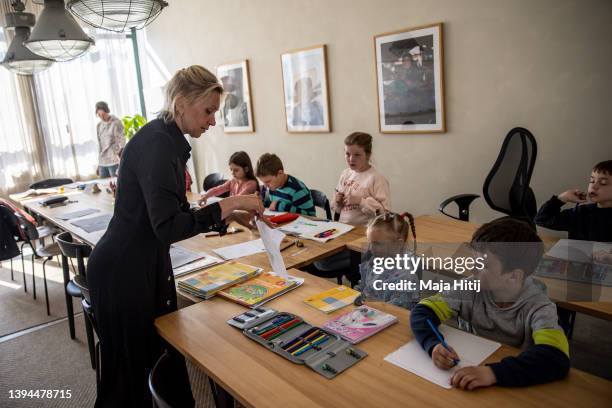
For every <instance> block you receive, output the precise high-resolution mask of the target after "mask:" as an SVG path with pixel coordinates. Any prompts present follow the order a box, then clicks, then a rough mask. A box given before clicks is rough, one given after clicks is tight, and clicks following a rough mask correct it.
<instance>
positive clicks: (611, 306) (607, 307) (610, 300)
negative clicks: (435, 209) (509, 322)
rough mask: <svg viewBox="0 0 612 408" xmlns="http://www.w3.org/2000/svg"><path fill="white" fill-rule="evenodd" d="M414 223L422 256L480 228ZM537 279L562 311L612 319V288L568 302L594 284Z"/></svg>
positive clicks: (439, 221) (426, 219)
mask: <svg viewBox="0 0 612 408" xmlns="http://www.w3.org/2000/svg"><path fill="white" fill-rule="evenodd" d="M414 221H415V227H416V234H417V243H418V248H417V249H418V252H419V253H420V252H422V251H423V252H425V251H427V250H428V249H430V250H431V248H433V251H434V252H435V250H436V249H438V250H440V251H445V250H446V251H448V249H449V248H451V247H452V244H459V243H462V242H469V241H470V239H471V237H472V234H473V233H474V231H476V229H477V228H478V227H479V225H478V224H475V223H471V222H465V221H458V220H454V219H452V218H449V217H441V216H431V215H426V216H420V217H417V218H415V220H414ZM540 237H541V238H542V240H543V241H544V244H545V246H547V247H551V246H552V245H554V244H555V243H556V242H557V241H558V238H556V237H552V236H547V235H543V234H540ZM436 244H438V245H436ZM445 244H446V245H445ZM366 246H367V241H366V238H365V237H361V238H359V239H357V240H355V241H353V242H350V243H349V244H348V245H347V247H348V248H349V249H350V250H352V251H356V252H363V251H364V250H365V248H366ZM537 279H538V280H540V281H542V282H544V283H545V284H546V286H547V288H548V295H549V296H550V298H551V299H553V300H555V301H556V303H557V304H558V305H560V306H562V307H563V308H565V309H567V310H571V311H574V312H580V313H585V314H588V315H591V316H594V317H598V318H601V319H605V320H612V287H607V286H597V287H596V288H595V289H596V290H597V291H599V293H598V294H599V301H597V302H577V301H566V300H565V299H567V292H568V290H571V292H572V293H573V294H575V295H577V296H581V297H584V298H589V297H590V295H591V293H592V291H593V289H594V288H593V285H589V284H586V283H580V282H571V281H565V280H561V279H552V278H544V277H541V276H538V277H537Z"/></svg>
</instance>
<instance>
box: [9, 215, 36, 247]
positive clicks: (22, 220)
mask: <svg viewBox="0 0 612 408" xmlns="http://www.w3.org/2000/svg"><path fill="white" fill-rule="evenodd" d="M14 214H15V218H16V219H17V222H18V223H19V228H20V229H21V238H22V239H23V241H26V242H30V241H34V240H37V239H38V229H36V225H35V224H34V223H33V222H31V221H30V220H28V219H27V218H26V217H24V216H23V215H22V214H20V213H14ZM32 249H34V248H32Z"/></svg>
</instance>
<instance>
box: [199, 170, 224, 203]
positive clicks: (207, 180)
mask: <svg viewBox="0 0 612 408" xmlns="http://www.w3.org/2000/svg"><path fill="white" fill-rule="evenodd" d="M226 181H227V180H226V179H224V178H223V175H222V174H221V173H210V174H209V175H208V176H206V177H204V182H203V183H202V187H203V188H204V191H208V190H210V189H211V188H213V187H217V186H220V185H221V184H223V183H225V182H226ZM219 197H221V198H225V197H229V193H223V194H221V195H220V196H219Z"/></svg>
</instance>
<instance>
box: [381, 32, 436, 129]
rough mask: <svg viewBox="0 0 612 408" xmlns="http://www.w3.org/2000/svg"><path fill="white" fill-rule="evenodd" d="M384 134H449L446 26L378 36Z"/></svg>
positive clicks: (382, 127)
mask: <svg viewBox="0 0 612 408" xmlns="http://www.w3.org/2000/svg"><path fill="white" fill-rule="evenodd" d="M374 51H375V54H376V80H377V91H378V121H379V125H380V131H381V132H382V133H432V132H445V131H446V124H445V120H444V73H443V66H444V63H443V62H444V61H443V49H442V23H438V24H432V25H429V26H423V27H417V28H413V29H408V30H401V31H396V32H392V33H385V34H379V35H377V36H375V37H374Z"/></svg>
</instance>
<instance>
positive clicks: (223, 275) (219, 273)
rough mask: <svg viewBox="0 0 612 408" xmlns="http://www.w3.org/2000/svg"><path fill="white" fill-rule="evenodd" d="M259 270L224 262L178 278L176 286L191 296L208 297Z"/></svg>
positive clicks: (242, 280) (232, 262)
mask: <svg viewBox="0 0 612 408" xmlns="http://www.w3.org/2000/svg"><path fill="white" fill-rule="evenodd" d="M261 270H262V269H261V268H256V267H254V266H251V265H245V264H243V263H240V262H235V261H231V262H226V263H224V264H221V265H217V266H214V267H212V268H210V269H206V270H204V271H202V272H199V273H196V274H194V275H190V276H187V277H185V278H183V279H180V280H179V281H178V288H179V289H180V290H182V291H184V292H187V293H189V294H191V295H193V296H197V297H199V298H202V299H210V298H211V297H213V296H215V294H217V292H219V291H220V290H223V289H225V288H228V287H230V286H233V285H236V284H238V283H242V282H244V281H246V280H249V279H251V278H252V277H254V276H256V275H258V274H259V273H260V272H261Z"/></svg>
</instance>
